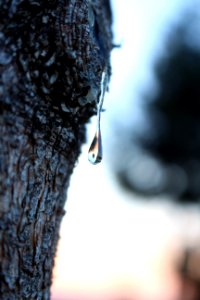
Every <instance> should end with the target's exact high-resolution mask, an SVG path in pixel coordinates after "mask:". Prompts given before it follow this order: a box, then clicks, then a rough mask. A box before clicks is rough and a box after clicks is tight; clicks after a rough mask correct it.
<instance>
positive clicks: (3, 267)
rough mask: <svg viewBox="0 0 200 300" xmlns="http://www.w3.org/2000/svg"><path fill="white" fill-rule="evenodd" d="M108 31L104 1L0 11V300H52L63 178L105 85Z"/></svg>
mask: <svg viewBox="0 0 200 300" xmlns="http://www.w3.org/2000/svg"><path fill="white" fill-rule="evenodd" d="M110 28H111V11H110V5H109V1H107V0H94V1H89V0H88V1H82V0H68V1H67V0H65V1H64V0H58V1H50V0H49V1H32V0H31V1H23V0H15V1H6V0H5V1H4V0H2V1H0V299H2V300H5V299H7V300H12V299H13V300H14V299H15V300H17V299H29V300H30V299H38V300H39V299H49V298H50V285H51V275H52V267H53V258H54V255H55V251H56V244H57V241H58V235H59V226H60V222H61V219H62V217H63V215H64V209H63V207H64V203H65V199H66V191H67V188H68V186H69V179H70V175H71V173H72V171H73V167H74V165H75V163H76V161H77V158H78V156H79V154H80V147H81V145H82V143H83V142H84V141H85V124H86V123H87V121H88V120H89V118H90V117H91V116H92V115H94V114H95V113H96V107H97V101H98V95H99V92H100V82H101V75H102V72H103V70H105V67H106V68H107V70H108V71H107V72H108V77H109V75H110V65H109V56H110V50H111V48H112V41H111V40H112V36H111V31H110ZM77 189H78V186H77Z"/></svg>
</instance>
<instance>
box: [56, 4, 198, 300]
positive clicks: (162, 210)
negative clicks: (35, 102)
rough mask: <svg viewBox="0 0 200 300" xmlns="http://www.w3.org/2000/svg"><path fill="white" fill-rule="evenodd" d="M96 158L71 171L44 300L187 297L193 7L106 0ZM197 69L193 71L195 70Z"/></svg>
mask: <svg viewBox="0 0 200 300" xmlns="http://www.w3.org/2000/svg"><path fill="white" fill-rule="evenodd" d="M111 4H112V10H113V33H114V44H115V45H120V47H116V48H114V50H113V52H112V73H113V74H112V78H111V82H110V85H109V92H108V93H106V95H105V100H104V109H105V110H106V111H105V112H103V113H102V117H101V129H102V139H103V152H104V154H103V161H102V163H100V164H99V165H95V166H94V165H91V164H90V163H89V162H88V160H87V152H88V148H89V146H90V142H91V140H92V138H93V135H94V132H95V124H96V119H95V118H94V119H93V120H92V121H91V124H89V126H88V139H87V140H88V143H87V144H86V145H84V146H83V148H82V155H81V157H80V159H79V162H78V163H77V167H76V168H75V170H74V174H73V176H72V178H71V184H70V188H69V191H68V200H67V203H66V215H65V217H64V219H63V222H62V226H61V234H60V236H61V238H60V242H59V247H58V253H57V257H56V265H55V269H54V276H53V288H52V299H53V300H90V299H91V300H97V299H98V300H150V299H151V300H195V299H196V300H197V299H200V296H199V295H200V294H199V286H200V284H199V282H200V280H199V279H200V276H199V269H200V254H199V250H198V248H199V247H198V246H199V245H200V209H199V195H200V166H199V164H200V158H199V157H200V151H199V148H200V138H199V134H198V132H199V131H198V129H199V128H200V125H199V121H198V120H199V119H200V118H199V116H200V108H199V104H198V103H199V96H200V92H199V89H200V79H199V78H200V76H199V75H200V54H199V53H200V38H199V37H200V34H199V33H200V4H199V1H197V0H185V1H182V0H168V1H167V0H140V1H135V0H124V1H121V0H113V1H111ZM198 72H199V73H198Z"/></svg>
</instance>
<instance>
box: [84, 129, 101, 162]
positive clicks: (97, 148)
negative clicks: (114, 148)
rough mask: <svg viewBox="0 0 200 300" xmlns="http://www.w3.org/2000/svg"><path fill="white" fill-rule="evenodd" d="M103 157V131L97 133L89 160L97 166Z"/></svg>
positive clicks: (90, 150) (89, 153)
mask: <svg viewBox="0 0 200 300" xmlns="http://www.w3.org/2000/svg"><path fill="white" fill-rule="evenodd" d="M102 157H103V151H102V142H101V131H100V128H99V130H97V131H96V133H95V136H94V139H93V141H92V144H91V146H90V149H89V152H88V160H89V161H90V162H91V163H92V164H94V165H96V164H98V163H99V162H101V160H102Z"/></svg>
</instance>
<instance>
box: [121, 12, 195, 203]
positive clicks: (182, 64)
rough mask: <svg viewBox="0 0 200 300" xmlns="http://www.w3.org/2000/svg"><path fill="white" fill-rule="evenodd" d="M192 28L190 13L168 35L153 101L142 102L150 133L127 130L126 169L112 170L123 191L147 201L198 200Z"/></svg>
mask: <svg viewBox="0 0 200 300" xmlns="http://www.w3.org/2000/svg"><path fill="white" fill-rule="evenodd" d="M197 25H198V16H196V15H195V14H191V15H190V14H189V15H188V16H184V18H183V19H182V23H181V24H179V26H177V25H176V27H174V28H172V30H171V33H170V35H168V36H167V40H166V47H165V53H164V55H162V56H161V57H160V58H159V59H158V60H157V62H156V63H155V75H156V78H157V81H158V92H157V93H156V95H155V96H154V98H152V97H151V92H150V91H148V95H149V96H147V97H145V98H144V99H143V101H142V103H143V106H142V109H143V111H144V112H145V115H146V116H147V118H146V123H147V126H146V127H148V126H149V128H151V130H149V131H148V132H147V131H146V132H145V131H143V132H142V134H141V132H139V131H137V128H133V131H132V133H131V130H130V132H129V134H128V136H129V141H126V142H127V143H129V145H128V146H127V149H128V150H127V151H129V152H130V153H129V154H128V157H129V164H126V166H125V165H124V166H123V167H121V168H119V169H118V170H117V176H118V178H119V180H120V182H121V183H122V184H123V185H124V186H126V188H128V189H130V190H133V191H135V192H138V193H141V194H145V195H146V196H148V195H155V194H160V193H167V194H170V195H171V196H173V197H174V199H175V200H180V201H181V202H182V203H183V202H191V201H192V202H193V201H198V198H199V196H200V133H199V132H200V43H198V39H199V36H198V33H199V31H200V28H198V26H197ZM195 33H196V35H195ZM195 39H196V40H195ZM131 145H132V146H131ZM135 148H137V151H136V150H135ZM138 149H140V150H138ZM131 150H132V157H134V156H136V158H134V159H135V160H137V159H138V161H137V162H135V163H132V164H131V163H130V162H131V158H130V157H131ZM139 152H140V153H139ZM138 153H139V154H138Z"/></svg>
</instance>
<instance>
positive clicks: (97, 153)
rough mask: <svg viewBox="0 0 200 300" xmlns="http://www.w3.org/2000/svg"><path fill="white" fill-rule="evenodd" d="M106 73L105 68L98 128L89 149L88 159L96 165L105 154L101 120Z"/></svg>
mask: <svg viewBox="0 0 200 300" xmlns="http://www.w3.org/2000/svg"><path fill="white" fill-rule="evenodd" d="M106 75H107V73H106V70H104V71H103V73H102V79H101V92H100V97H99V102H98V107H97V128H96V132H95V136H94V138H93V140H92V143H91V146H90V148H89V151H88V160H89V161H90V162H91V163H92V164H94V165H95V164H97V163H99V162H101V160H102V156H103V151H102V141H101V128H100V121H101V111H102V106H103V100H104V94H105V91H106V84H107V78H106Z"/></svg>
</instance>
